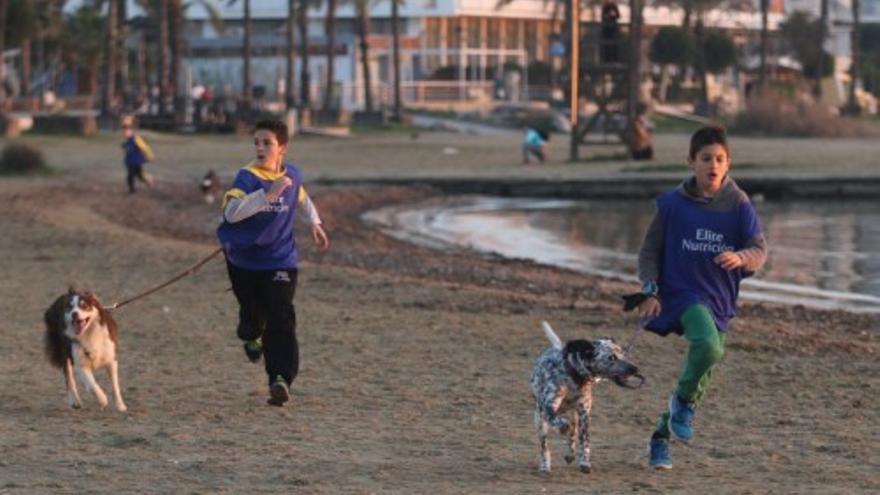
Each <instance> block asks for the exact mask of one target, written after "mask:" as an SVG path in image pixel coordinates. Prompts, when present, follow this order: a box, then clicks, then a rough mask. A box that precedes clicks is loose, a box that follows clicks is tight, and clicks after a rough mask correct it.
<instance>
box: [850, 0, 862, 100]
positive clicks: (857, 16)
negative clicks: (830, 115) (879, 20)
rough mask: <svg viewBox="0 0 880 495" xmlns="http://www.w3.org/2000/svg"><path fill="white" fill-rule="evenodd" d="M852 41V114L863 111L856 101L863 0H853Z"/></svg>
mask: <svg viewBox="0 0 880 495" xmlns="http://www.w3.org/2000/svg"><path fill="white" fill-rule="evenodd" d="M852 19H853V25H852V33H851V36H852V41H850V59H851V60H850V66H849V67H850V68H849V78H850V82H849V103H848V104H847V113H849V114H850V115H858V114H860V113H861V107H859V102H858V101H856V83H857V82H858V81H859V72H860V67H859V65H860V64H861V60H860V59H861V49H860V47H859V43H860V42H861V41H860V39H859V38H860V35H861V33H860V31H861V29H862V16H861V0H852Z"/></svg>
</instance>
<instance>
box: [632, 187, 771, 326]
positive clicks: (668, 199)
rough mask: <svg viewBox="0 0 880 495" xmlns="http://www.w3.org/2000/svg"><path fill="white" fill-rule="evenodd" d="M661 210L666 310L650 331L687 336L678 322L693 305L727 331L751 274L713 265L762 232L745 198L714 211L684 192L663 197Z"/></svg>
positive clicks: (659, 204)
mask: <svg viewBox="0 0 880 495" xmlns="http://www.w3.org/2000/svg"><path fill="white" fill-rule="evenodd" d="M657 210H658V213H657V214H658V215H659V216H660V220H661V222H662V225H663V241H664V243H663V257H662V261H661V266H660V280H658V285H659V288H660V292H659V296H660V303H661V308H662V311H661V313H660V315H659V316H657V318H655V319H653V320H651V321H650V322H648V325H647V326H646V328H647V329H648V330H652V331H654V332H657V333H659V334H661V335H666V334H668V333H670V332H676V333H682V328H681V322H680V321H679V318H680V317H681V314H682V313H683V312H684V310H685V309H687V307H688V306H691V305H693V304H702V305H704V306H706V307H707V308H708V309H709V311H710V312H711V313H712V317H713V319H714V320H715V325H716V326H717V327H718V330H720V331H722V332H724V331H726V330H727V326H728V323H729V322H730V320H731V318H733V317H734V314H735V313H736V299H737V296H738V295H739V283H740V281H741V280H742V279H743V278H745V277H747V276H749V275H751V273H749V272H747V271H745V270H743V269H741V268H737V269H734V270H732V271H727V270H725V269H723V268H721V267H720V266H718V265H717V264H715V262H714V261H713V258H714V257H715V256H717V255H718V254H719V253H721V252H723V251H738V250H740V249H743V248H744V247H745V246H746V243H747V242H748V241H749V239H751V238H753V237H755V236H757V235H759V234H760V233H761V226H760V224H759V223H758V217H757V215H756V214H755V210H754V208H753V207H752V204H751V203H750V202H749V201H748V200H747V199H746V200H744V201H742V202H739V203H738V204H735V205H734V206H732V207H731V208H730V210H728V211H712V210H710V209H708V208H706V207H705V206H704V205H703V204H702V203H701V202H700V201H699V200H696V199H694V198H690V197H688V196H686V195H685V194H684V193H682V192H681V191H679V190H674V191H670V192H667V193H664V194H662V195H661V196H660V197H659V198H658V199H657Z"/></svg>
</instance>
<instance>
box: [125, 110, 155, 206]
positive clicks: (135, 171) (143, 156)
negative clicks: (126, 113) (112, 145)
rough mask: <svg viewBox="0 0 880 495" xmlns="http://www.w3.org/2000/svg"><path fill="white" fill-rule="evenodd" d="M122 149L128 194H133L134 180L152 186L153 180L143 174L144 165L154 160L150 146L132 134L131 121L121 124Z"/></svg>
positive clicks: (148, 175)
mask: <svg viewBox="0 0 880 495" xmlns="http://www.w3.org/2000/svg"><path fill="white" fill-rule="evenodd" d="M122 137H123V138H125V141H123V142H122V149H123V150H124V151H125V169H126V170H127V172H128V175H127V177H126V182H127V183H128V192H129V193H134V180H135V179H139V180H140V181H141V182H143V183H144V184H146V185H148V186H152V185H153V178H152V177H151V176H150V174H148V173H146V172H144V164H145V163H147V162H151V161H153V160H154V159H155V156H154V155H153V150H152V149H150V145H148V144H147V142H146V141H144V139H143V138H142V137H140V136H139V135H137V134H135V133H134V123H133V122H132V120H131V119H126V120H123V122H122Z"/></svg>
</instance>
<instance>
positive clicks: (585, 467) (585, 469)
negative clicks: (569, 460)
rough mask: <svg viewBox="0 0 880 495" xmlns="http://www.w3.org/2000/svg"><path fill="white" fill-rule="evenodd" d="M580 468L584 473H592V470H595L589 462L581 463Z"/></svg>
mask: <svg viewBox="0 0 880 495" xmlns="http://www.w3.org/2000/svg"><path fill="white" fill-rule="evenodd" d="M578 469H580V470H581V472H582V473H584V474H590V471H592V470H593V467H592V466H590V465H589V464H581V465H580V466H578Z"/></svg>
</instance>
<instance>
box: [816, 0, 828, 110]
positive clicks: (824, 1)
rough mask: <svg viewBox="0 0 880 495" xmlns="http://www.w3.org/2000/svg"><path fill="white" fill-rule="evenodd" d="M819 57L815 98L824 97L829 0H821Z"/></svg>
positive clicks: (818, 41)
mask: <svg viewBox="0 0 880 495" xmlns="http://www.w3.org/2000/svg"><path fill="white" fill-rule="evenodd" d="M820 1H821V3H820V7H819V8H820V10H819V39H818V40H816V41H817V43H818V45H819V46H818V50H817V51H818V56H819V58H818V59H817V60H816V75H815V76H814V79H813V96H815V97H816V98H821V97H822V74H823V73H824V72H825V39H826V38H827V37H828V0H820Z"/></svg>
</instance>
